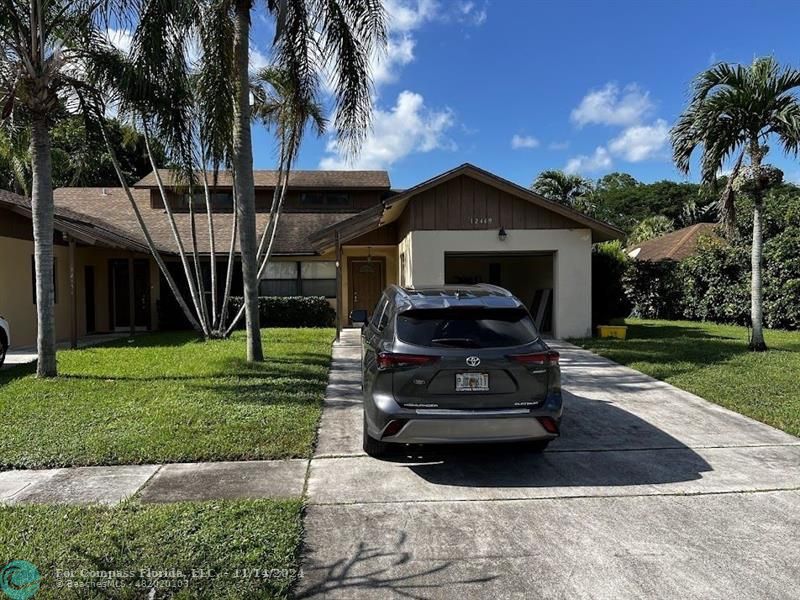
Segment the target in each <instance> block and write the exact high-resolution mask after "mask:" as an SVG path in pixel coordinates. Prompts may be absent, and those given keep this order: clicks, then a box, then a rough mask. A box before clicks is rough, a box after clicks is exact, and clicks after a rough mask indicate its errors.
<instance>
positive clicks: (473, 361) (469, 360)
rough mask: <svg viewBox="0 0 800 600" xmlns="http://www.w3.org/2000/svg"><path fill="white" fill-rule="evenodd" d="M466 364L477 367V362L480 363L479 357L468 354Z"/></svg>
mask: <svg viewBox="0 0 800 600" xmlns="http://www.w3.org/2000/svg"><path fill="white" fill-rule="evenodd" d="M467 364H468V365H469V366H470V367H477V366H478V365H479V364H481V359H480V358H478V357H477V356H468V357H467Z"/></svg>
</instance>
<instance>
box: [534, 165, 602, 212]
mask: <svg viewBox="0 0 800 600" xmlns="http://www.w3.org/2000/svg"><path fill="white" fill-rule="evenodd" d="M531 189H532V190H533V191H534V192H537V193H539V194H541V195H542V196H544V197H545V198H549V199H550V200H555V201H556V202H560V203H561V204H566V205H567V206H575V204H576V201H577V200H578V198H581V197H585V196H588V195H589V194H591V193H592V189H593V186H592V182H591V181H589V180H588V179H585V178H584V177H581V176H580V175H576V174H568V173H564V171H558V170H555V169H553V170H548V171H542V172H541V173H539V175H538V177H536V179H535V180H534V182H533V183H532V184H531Z"/></svg>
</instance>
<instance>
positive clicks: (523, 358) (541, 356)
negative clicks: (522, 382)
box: [508, 350, 559, 367]
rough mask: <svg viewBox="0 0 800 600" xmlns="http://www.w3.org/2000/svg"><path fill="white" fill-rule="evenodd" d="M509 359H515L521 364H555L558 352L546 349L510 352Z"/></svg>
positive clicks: (547, 365)
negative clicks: (526, 352) (527, 352)
mask: <svg viewBox="0 0 800 600" xmlns="http://www.w3.org/2000/svg"><path fill="white" fill-rule="evenodd" d="M508 358H510V359H511V360H515V361H517V362H518V363H522V364H523V365H544V366H546V367H549V366H550V365H557V364H558V358H559V354H558V352H556V351H555V350H548V351H547V352H534V353H532V354H510V355H509V356H508Z"/></svg>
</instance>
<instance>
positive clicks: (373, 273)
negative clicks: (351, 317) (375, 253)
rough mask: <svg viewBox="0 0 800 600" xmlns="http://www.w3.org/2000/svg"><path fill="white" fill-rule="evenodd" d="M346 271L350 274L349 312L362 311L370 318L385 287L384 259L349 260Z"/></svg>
mask: <svg viewBox="0 0 800 600" xmlns="http://www.w3.org/2000/svg"><path fill="white" fill-rule="evenodd" d="M347 270H348V272H349V273H350V310H357V309H363V310H366V311H367V314H368V315H369V316H370V317H371V316H372V311H373V310H374V309H375V305H376V304H378V300H380V297H381V292H383V288H385V287H386V279H385V272H386V264H385V262H384V259H383V258H373V259H371V260H370V259H366V258H363V259H362V258H351V259H350V260H349V261H348V263H347Z"/></svg>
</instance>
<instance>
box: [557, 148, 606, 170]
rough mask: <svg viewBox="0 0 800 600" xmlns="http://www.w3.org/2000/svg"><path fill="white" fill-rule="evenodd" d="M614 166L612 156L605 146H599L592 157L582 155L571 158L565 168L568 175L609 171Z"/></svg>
mask: <svg viewBox="0 0 800 600" xmlns="http://www.w3.org/2000/svg"><path fill="white" fill-rule="evenodd" d="M612 164H613V161H612V160H611V155H610V154H609V153H608V150H606V149H605V148H604V147H603V146H598V147H597V148H595V150H594V154H592V155H591V156H587V155H585V154H581V155H579V156H575V157H573V158H570V159H569V161H567V164H566V166H565V167H564V171H566V172H567V173H590V172H594V171H601V170H603V169H608V168H610V167H611V165H612Z"/></svg>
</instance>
